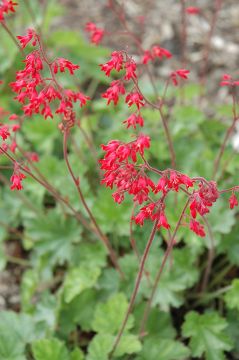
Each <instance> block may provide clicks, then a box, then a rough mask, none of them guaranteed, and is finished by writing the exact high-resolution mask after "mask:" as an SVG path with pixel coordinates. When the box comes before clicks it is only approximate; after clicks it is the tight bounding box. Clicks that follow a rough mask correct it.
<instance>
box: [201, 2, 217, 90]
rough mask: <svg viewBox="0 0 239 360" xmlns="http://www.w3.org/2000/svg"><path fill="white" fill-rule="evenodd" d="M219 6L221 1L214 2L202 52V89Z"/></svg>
mask: <svg viewBox="0 0 239 360" xmlns="http://www.w3.org/2000/svg"><path fill="white" fill-rule="evenodd" d="M221 6H222V0H215V2H214V12H213V17H212V22H211V26H210V29H209V33H208V36H207V37H206V38H207V42H206V45H205V48H204V51H203V65H202V75H201V85H202V88H203V87H204V85H205V82H206V78H207V77H206V75H207V69H208V59H209V54H210V48H211V40H212V36H213V33H214V30H215V26H216V23H217V18H218V14H219V11H220V9H221Z"/></svg>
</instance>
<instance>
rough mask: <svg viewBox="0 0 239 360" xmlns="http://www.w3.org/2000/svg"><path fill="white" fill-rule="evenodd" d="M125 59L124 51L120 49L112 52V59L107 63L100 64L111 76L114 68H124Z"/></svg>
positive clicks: (102, 69)
mask: <svg viewBox="0 0 239 360" xmlns="http://www.w3.org/2000/svg"><path fill="white" fill-rule="evenodd" d="M123 61H124V58H123V55H122V53H121V52H120V51H114V52H112V54H111V59H110V60H109V61H108V62H107V63H105V64H100V67H101V71H104V72H105V75H106V76H110V73H111V71H112V70H113V69H114V70H116V71H118V72H119V71H120V70H121V69H122V68H123Z"/></svg>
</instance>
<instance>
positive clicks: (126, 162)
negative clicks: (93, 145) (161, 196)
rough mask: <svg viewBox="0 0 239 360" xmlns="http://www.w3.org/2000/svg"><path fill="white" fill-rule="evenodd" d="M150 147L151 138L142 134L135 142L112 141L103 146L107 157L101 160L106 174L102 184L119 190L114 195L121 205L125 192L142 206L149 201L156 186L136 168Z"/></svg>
mask: <svg viewBox="0 0 239 360" xmlns="http://www.w3.org/2000/svg"><path fill="white" fill-rule="evenodd" d="M149 147H150V138H149V136H146V135H144V134H140V135H139V136H138V137H137V138H136V139H135V140H134V141H132V142H130V143H123V142H120V141H119V140H112V141H110V142H109V143H108V144H107V145H102V149H103V150H104V151H105V156H104V158H103V159H101V160H100V164H101V169H102V170H103V171H104V172H105V173H104V177H103V179H102V184H105V185H106V186H108V187H110V188H111V189H112V188H113V186H115V187H116V188H117V191H116V192H115V193H114V194H113V198H114V200H115V201H116V202H117V203H118V204H120V203H121V202H122V201H123V200H124V196H125V192H127V193H128V194H131V195H134V201H136V202H138V203H139V204H142V202H143V201H146V200H147V199H148V194H149V191H150V189H151V190H152V189H154V187H155V185H154V183H153V182H152V181H151V179H150V178H148V177H147V176H146V175H145V173H144V171H140V170H138V169H137V168H136V167H135V163H136V162H137V156H138V155H139V156H143V155H144V150H145V149H148V148H149Z"/></svg>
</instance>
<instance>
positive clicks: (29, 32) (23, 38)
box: [17, 29, 37, 49]
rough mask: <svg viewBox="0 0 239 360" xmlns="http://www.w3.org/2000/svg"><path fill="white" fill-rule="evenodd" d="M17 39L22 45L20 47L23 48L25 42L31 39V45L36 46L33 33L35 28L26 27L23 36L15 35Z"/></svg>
mask: <svg viewBox="0 0 239 360" xmlns="http://www.w3.org/2000/svg"><path fill="white" fill-rule="evenodd" d="M17 38H18V40H19V41H20V44H21V45H22V48H23V49H24V48H25V47H26V46H27V44H28V43H29V42H30V41H31V40H32V39H33V41H32V46H36V44H37V35H36V33H35V30H33V29H27V35H25V36H17Z"/></svg>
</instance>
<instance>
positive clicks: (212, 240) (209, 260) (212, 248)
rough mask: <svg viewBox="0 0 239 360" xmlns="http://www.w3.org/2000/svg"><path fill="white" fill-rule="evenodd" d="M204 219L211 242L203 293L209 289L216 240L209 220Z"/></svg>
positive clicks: (202, 287)
mask: <svg viewBox="0 0 239 360" xmlns="http://www.w3.org/2000/svg"><path fill="white" fill-rule="evenodd" d="M202 219H203V222H204V223H205V225H206V227H207V229H208V235H209V240H210V242H211V244H210V248H209V249H208V259H207V266H206V269H205V272H204V276H203V281H202V286H201V292H204V291H205V289H206V287H207V284H208V280H209V276H210V272H211V270H212V263H213V259H214V256H215V240H214V236H213V233H212V229H211V226H210V224H209V222H208V221H207V219H206V218H205V217H204V216H202Z"/></svg>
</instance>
